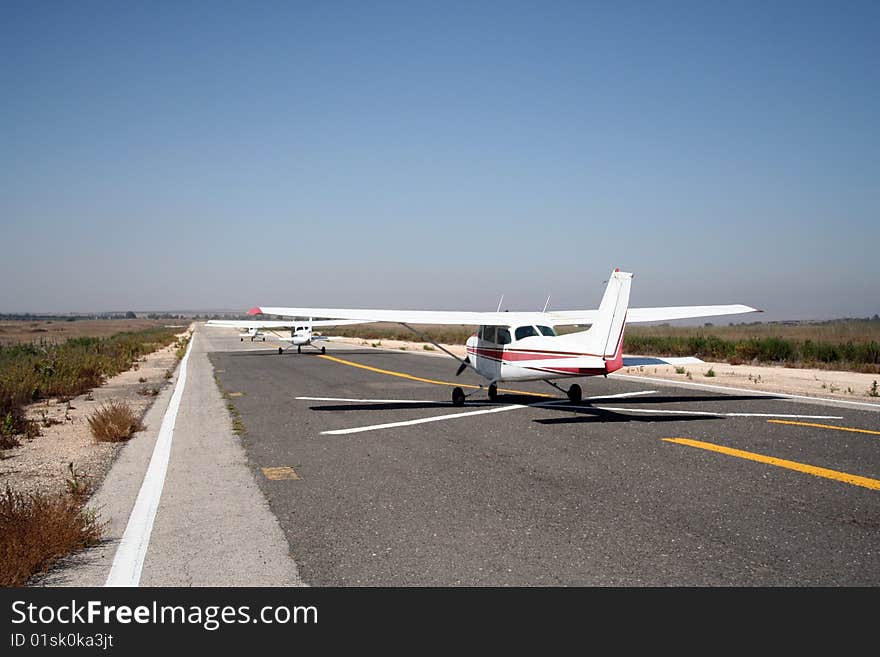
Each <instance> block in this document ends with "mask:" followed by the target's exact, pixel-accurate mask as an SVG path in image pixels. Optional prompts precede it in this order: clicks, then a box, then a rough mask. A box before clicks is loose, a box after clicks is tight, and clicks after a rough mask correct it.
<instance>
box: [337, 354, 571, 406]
mask: <svg viewBox="0 0 880 657" xmlns="http://www.w3.org/2000/svg"><path fill="white" fill-rule="evenodd" d="M320 357H321V358H326V359H327V360H332V361H334V362H336V363H342V364H343V365H350V366H351V367H359V368H361V369H362V370H369V371H371V372H378V373H379V374H387V375H388V376H399V377H400V378H402V379H409V380H410V381H420V382H421V383H433V384H435V385H438V386H458V387H460V388H479V387H480V386H475V385H470V384H468V383H454V382H450V381H437V380H435V379H423V378H422V377H419V376H413V375H412V374H405V373H403V372H395V371H393V370H383V369H379V368H378V367H370V366H369V365H362V364H360V363H355V362H352V361H350V360H343V359H341V358H336V357H335V356H327V355H323V356H320ZM498 392H509V393H512V394H515V395H529V396H531V397H548V398H550V399H556V395H545V394H544V393H541V392H525V391H523V390H507V389H504V388H498Z"/></svg>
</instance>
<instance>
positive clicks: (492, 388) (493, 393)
mask: <svg viewBox="0 0 880 657" xmlns="http://www.w3.org/2000/svg"><path fill="white" fill-rule="evenodd" d="M489 399H491V400H492V401H495V400H496V399H498V386H496V385H495V384H494V383H490V384H489Z"/></svg>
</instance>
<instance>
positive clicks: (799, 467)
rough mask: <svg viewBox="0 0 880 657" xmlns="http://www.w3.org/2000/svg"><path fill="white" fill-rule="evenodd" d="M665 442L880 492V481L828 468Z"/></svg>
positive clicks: (698, 443) (679, 440) (690, 442)
mask: <svg viewBox="0 0 880 657" xmlns="http://www.w3.org/2000/svg"><path fill="white" fill-rule="evenodd" d="M663 440H664V441H665V442H667V443H676V444H679V445H688V446H690V447H697V448H699V449H705V450H709V451H710V452H718V453H720V454H727V455H728V456H736V457H738V458H741V459H747V460H749V461H758V462H759V463H767V464H769V465H775V466H777V467H780V468H787V469H789V470H796V471H797V472H804V473H806V474H810V475H813V476H816V477H824V478H825V479H834V480H836V481H842V482H844V483H847V484H852V485H853V486H863V487H864V488H870V489H872V490H880V480H877V479H870V478H868V477H859V476H858V475H851V474H848V473H846V472H838V471H837V470H829V469H827V468H819V467H816V466H814V465H806V464H805V463H798V462H797V461H787V460H785V459H778V458H776V457H773V456H764V455H763V454H755V453H753V452H744V451H743V450H741V449H733V448H731V447H724V446H722V445H715V444H714V443H704V442H702V441H700V440H691V439H689V438H663Z"/></svg>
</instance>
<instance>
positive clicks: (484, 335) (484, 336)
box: [479, 326, 496, 343]
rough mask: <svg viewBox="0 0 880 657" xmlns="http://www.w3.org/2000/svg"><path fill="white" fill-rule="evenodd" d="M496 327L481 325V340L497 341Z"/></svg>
mask: <svg viewBox="0 0 880 657" xmlns="http://www.w3.org/2000/svg"><path fill="white" fill-rule="evenodd" d="M495 328H496V327H494V326H481V327H480V334H479V338H480V340H484V341H486V342H493V343H494V342H495Z"/></svg>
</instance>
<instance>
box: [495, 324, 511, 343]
mask: <svg viewBox="0 0 880 657" xmlns="http://www.w3.org/2000/svg"><path fill="white" fill-rule="evenodd" d="M496 341H497V343H498V344H510V329H507V328H501V327H499V328H498V335H497V336H496Z"/></svg>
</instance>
